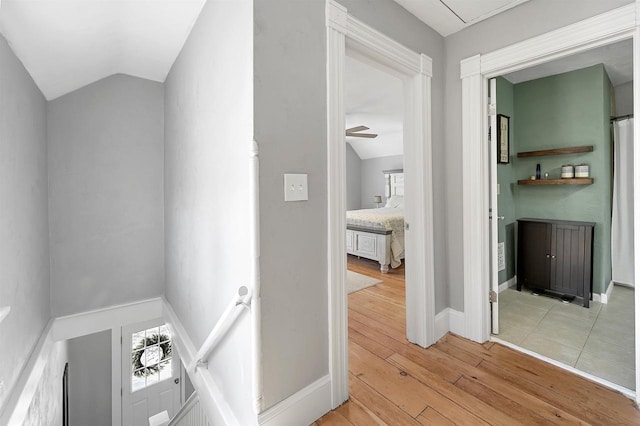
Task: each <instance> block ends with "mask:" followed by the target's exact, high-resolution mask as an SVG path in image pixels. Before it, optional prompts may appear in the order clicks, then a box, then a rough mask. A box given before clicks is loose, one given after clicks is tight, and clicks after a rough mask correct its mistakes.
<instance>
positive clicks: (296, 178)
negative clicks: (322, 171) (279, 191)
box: [284, 173, 309, 201]
mask: <svg viewBox="0 0 640 426" xmlns="http://www.w3.org/2000/svg"><path fill="white" fill-rule="evenodd" d="M308 199H309V191H308V189H307V175H306V174H288V173H287V174H285V175H284V200H285V201H306V200H308Z"/></svg>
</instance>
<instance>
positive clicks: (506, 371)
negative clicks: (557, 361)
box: [478, 361, 640, 425]
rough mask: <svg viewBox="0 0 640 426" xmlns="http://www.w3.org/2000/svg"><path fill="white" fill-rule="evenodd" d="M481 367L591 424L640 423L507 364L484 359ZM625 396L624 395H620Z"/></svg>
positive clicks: (639, 420)
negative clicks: (625, 419)
mask: <svg viewBox="0 0 640 426" xmlns="http://www.w3.org/2000/svg"><path fill="white" fill-rule="evenodd" d="M478 368H479V369H481V370H485V371H487V372H489V373H491V374H493V375H495V376H496V377H499V378H500V379H501V380H503V381H505V382H506V383H508V384H511V385H513V386H515V387H517V388H519V389H520V390H522V391H524V392H527V393H528V394H530V395H532V396H534V397H535V398H538V399H540V400H541V401H544V402H546V403H548V404H551V405H553V406H555V407H557V408H558V409H560V410H562V411H565V412H567V413H569V414H571V415H573V416H575V417H577V418H579V419H582V420H583V421H586V422H588V423H590V424H598V425H612V424H628V425H632V424H640V417H638V422H636V423H633V422H631V423H630V422H622V421H615V420H614V419H615V418H616V417H615V416H613V417H610V416H609V415H607V414H605V413H604V412H601V411H598V410H593V409H592V407H590V406H584V405H582V404H579V403H577V402H576V401H574V400H573V399H571V398H570V397H569V396H567V395H565V394H563V393H561V392H555V391H554V390H553V389H550V388H549V386H547V385H546V384H538V383H535V382H532V381H529V380H527V379H524V378H523V377H522V376H521V375H519V374H518V373H517V372H514V371H512V369H511V368H509V367H507V366H505V365H502V366H500V365H496V364H494V363H493V362H487V361H483V362H481V363H480V365H479V366H478ZM620 396H621V397H622V398H624V397H623V396H622V395H620ZM625 399H626V398H625Z"/></svg>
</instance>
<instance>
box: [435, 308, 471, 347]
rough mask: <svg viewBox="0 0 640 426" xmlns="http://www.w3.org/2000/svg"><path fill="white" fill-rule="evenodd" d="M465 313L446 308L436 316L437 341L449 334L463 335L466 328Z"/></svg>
mask: <svg viewBox="0 0 640 426" xmlns="http://www.w3.org/2000/svg"><path fill="white" fill-rule="evenodd" d="M464 321H465V318H464V312H460V311H456V310H455V309H451V308H444V309H443V310H442V311H440V312H439V313H438V315H436V326H435V329H436V341H437V340H440V339H441V338H442V336H444V335H445V334H447V333H448V332H452V333H455V334H459V335H461V336H462V335H463V334H464V327H465V322H464Z"/></svg>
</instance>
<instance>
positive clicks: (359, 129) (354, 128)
mask: <svg viewBox="0 0 640 426" xmlns="http://www.w3.org/2000/svg"><path fill="white" fill-rule="evenodd" d="M363 130H369V128H368V127H367V126H357V127H352V128H350V129H347V130H346V132H347V133H351V132H361V131H363Z"/></svg>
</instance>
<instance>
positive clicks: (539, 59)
mask: <svg viewBox="0 0 640 426" xmlns="http://www.w3.org/2000/svg"><path fill="white" fill-rule="evenodd" d="M621 18H622V19H621ZM632 38H633V42H632V43H633V44H634V45H635V44H636V43H637V42H638V40H637V32H636V31H635V9H634V7H633V5H629V6H626V7H622V8H619V9H615V10H613V11H610V12H607V13H604V14H602V15H599V16H596V17H593V18H590V19H589V20H587V21H583V22H578V23H576V24H573V25H570V26H567V27H565V28H561V29H559V30H556V31H553V32H550V33H547V34H543V35H541V36H538V37H534V38H532V39H529V40H526V41H523V42H520V43H517V44H515V45H512V46H508V47H506V48H503V49H500V50H499V51H495V52H490V53H488V54H486V55H477V56H475V57H472V58H469V59H467V60H464V61H462V63H461V67H462V72H461V78H462V81H463V83H462V86H463V120H462V121H463V152H464V155H465V157H466V158H471V157H472V156H474V155H477V154H479V155H480V157H482V158H483V162H481V164H477V165H476V164H471V162H468V161H465V165H470V169H468V170H467V169H466V167H465V175H464V176H463V181H464V186H465V190H464V191H465V194H464V196H465V200H467V197H468V198H469V200H470V201H471V202H472V203H475V205H477V206H478V207H479V209H478V210H477V212H479V213H474V211H473V209H468V208H465V211H464V214H463V222H464V223H463V225H464V226H465V227H467V229H471V228H470V227H469V226H470V225H471V224H477V225H479V232H478V233H476V234H474V235H471V233H470V232H467V231H465V250H464V253H465V259H467V256H466V255H467V254H469V253H472V252H474V251H475V252H483V253H486V254H485V255H483V256H481V257H480V258H479V259H471V261H470V262H467V260H465V314H466V316H467V337H469V338H472V339H473V340H477V341H486V340H488V339H489V337H490V330H491V322H490V319H491V316H492V315H491V314H492V312H491V308H490V306H489V305H488V304H487V303H486V302H485V300H486V293H485V292H488V291H489V290H490V288H491V289H494V290H497V287H498V285H497V284H498V279H497V274H494V275H493V276H492V274H493V273H494V272H496V271H498V266H497V264H498V261H497V259H498V256H497V244H491V243H490V241H491V240H492V238H493V236H492V231H491V228H492V226H489V223H490V222H489V221H487V220H486V217H482V216H484V212H489V213H490V214H491V216H494V217H495V219H496V220H497V219H498V217H500V216H503V213H502V212H500V211H499V209H497V210H496V209H495V207H494V206H495V205H496V204H495V202H494V201H493V200H495V199H496V198H497V196H496V195H495V193H497V189H498V187H497V184H495V185H492V184H490V179H486V181H484V180H483V181H481V182H473V176H475V173H476V172H477V173H480V175H482V176H488V177H489V176H491V177H492V178H493V177H494V173H490V170H491V169H490V168H489V167H490V166H494V167H495V164H497V162H496V163H494V160H493V159H496V156H494V155H490V154H489V151H488V150H487V149H486V148H487V146H486V140H487V138H486V137H483V132H481V131H479V130H480V129H484V130H485V131H486V132H488V130H489V129H488V126H487V125H486V124H485V123H486V122H487V119H486V117H487V115H489V114H488V113H490V114H491V115H494V116H495V115H497V114H498V111H493V110H492V107H491V106H487V105H486V103H485V102H483V100H484V99H487V95H488V91H489V88H488V83H489V79H491V78H494V77H497V76H505V75H509V74H510V73H513V72H515V71H519V70H523V69H525V68H529V67H533V66H536V65H540V64H547V63H551V62H552V61H554V60H556V59H559V58H563V57H568V56H570V55H574V54H577V53H581V52H587V51H589V50H592V49H595V48H598V47H604V46H610V45H614V44H616V43H618V42H622V41H624V40H629V39H632ZM550 40H553V43H551V44H549V41H550ZM551 45H553V47H551ZM634 50H635V48H634ZM638 59H639V57H638V56H637V55H634V57H633V76H634V77H633V79H634V80H636V79H637V76H638V74H637V73H638V72H639V70H638V66H637V65H638ZM633 90H634V92H635V95H636V96H634V100H633V109H634V110H635V104H636V103H637V102H638V96H637V94H638V88H637V87H634V89H633ZM602 109H603V111H604V110H605V109H606V111H607V115H608V114H609V108H602ZM516 121H517V111H516ZM603 121H605V122H606V123H607V124H608V122H609V117H603ZM606 127H607V133H608V131H609V130H608V125H607V126H606ZM487 134H488V133H484V135H487ZM492 136H493V135H492ZM549 138H550V135H549V134H548V133H547V134H546V137H545V139H549ZM634 139H636V140H637V135H634ZM493 142H496V143H497V141H495V139H494V140H493ZM516 143H517V142H516ZM574 145H576V146H580V145H582V144H578V143H576V144H574ZM586 145H589V144H586ZM496 149H497V148H496ZM600 149H601V150H605V148H602V147H601V148H600ZM550 150H553V147H552V146H548V147H543V148H542V149H539V150H537V151H543V153H545V152H548V151H550ZM483 151H484V152H483ZM517 151H518V152H520V150H519V149H518V150H517ZM531 151H534V150H533V149H524V150H523V151H522V152H525V153H529V152H531ZM589 152H590V151H589ZM595 152H596V150H595V149H594V151H593V153H595ZM512 155H513V154H512ZM634 157H635V160H634V166H635V164H637V163H638V155H637V153H634ZM512 158H513V157H512ZM541 158H542V157H541ZM519 159H520V160H522V157H521V158H519ZM592 160H593V161H594V164H597V159H595V158H594V159H592ZM516 161H517V160H516ZM545 161H546V160H545ZM585 162H586V161H585ZM540 163H541V169H544V165H543V164H544V163H542V160H541V161H540ZM522 164H524V163H522ZM533 164H534V166H533V169H532V171H531V170H529V171H528V173H527V174H526V176H524V175H523V176H516V177H513V179H512V181H511V182H512V183H511V185H512V186H513V185H517V188H518V189H519V190H522V191H523V192H524V191H525V189H529V190H531V189H532V190H534V191H535V190H536V189H540V188H543V187H546V184H547V183H548V182H545V181H544V178H545V175H544V173H545V171H544V170H541V171H540V177H538V176H536V175H538V173H537V172H536V167H535V165H536V164H538V163H536V161H535V160H534V163H533ZM547 164H550V163H547ZM569 165H573V164H571V163H570V162H569V161H567V162H566V163H563V164H559V166H560V167H559V168H560V174H562V172H563V167H562V166H569ZM579 165H582V164H579ZM498 167H499V165H498ZM529 169H531V166H529ZM596 170H597V168H593V169H591V173H592V175H591V176H590V177H589V178H592V179H594V182H596V181H598V178H599V179H601V180H603V181H605V182H606V176H607V175H606V173H607V172H605V171H604V168H601V169H600V170H601V172H600V173H601V174H600V175H599V177H598V176H596V175H595V173H596ZM573 172H574V173H575V168H574V170H573ZM549 173H550V176H548V177H547V178H548V179H549V181H554V180H557V181H561V180H562V179H563V177H562V176H560V175H559V176H557V178H558V179H553V176H551V174H552V173H554V167H553V165H552V166H551V171H550V172H549ZM531 176H533V178H531ZM538 179H540V180H538ZM581 179H584V178H581ZM637 179H638V173H637V168H636V170H635V172H634V174H633V181H634V188H638V186H637V183H638V182H637ZM530 180H536V182H535V183H531V182H530ZM518 181H524V183H521V184H520V185H518ZM494 182H496V181H495V180H494ZM543 184H544V185H543ZM587 185H588V186H592V185H593V186H595V185H594V184H590V183H589V184H587ZM549 186H551V185H549ZM568 187H569V185H566V186H565V185H558V186H557V188H556V189H559V190H560V191H565V192H566V191H571V190H569V189H568ZM505 189H506V188H505V187H503V186H502V185H501V186H500V193H501V194H502V193H503V192H504V190H505ZM548 189H551V188H548ZM583 190H584V189H582V190H578V189H573V191H574V192H578V193H580V191H583ZM492 191H493V193H494V194H492ZM634 192H635V190H634ZM474 193H479V194H480V196H479V197H476V196H474V195H473V194H474ZM572 194H574V193H572ZM574 195H575V194H574ZM565 198H567V196H566V194H565V196H563V197H559V196H556V197H554V198H552V202H554V203H555V202H558V201H564V199H565ZM569 198H571V197H569ZM593 198H595V199H593V200H592V201H591V202H592V203H600V204H605V203H603V202H602V201H599V199H598V198H597V197H593ZM571 199H574V198H571ZM635 199H637V197H635ZM600 200H601V198H600ZM634 207H635V206H634ZM558 210H559V211H560V209H558ZM603 210H606V206H605V208H603ZM609 210H610V209H609ZM633 210H634V212H635V213H637V212H638V209H637V208H634V209H633ZM494 213H495V214H494ZM605 213H606V212H605ZM516 219H522V220H524V219H540V218H539V217H538V218H536V217H534V218H526V217H522V218H520V217H518V218H516ZM542 219H544V218H542ZM551 219H553V220H558V218H551ZM562 219H564V218H562ZM577 219H583V218H577ZM574 220H576V219H575V218H574ZM580 222H582V223H584V222H585V221H584V219H583V220H582V221H580ZM574 225H575V224H574ZM559 226H560V225H559V224H558V223H555V222H554V223H551V227H552V229H551V235H552V236H553V235H555V240H554V239H553V237H551V242H552V243H553V242H554V241H555V242H556V243H557V244H556V249H557V247H558V244H560V243H566V242H569V243H571V241H573V240H572V238H573V232H574V230H573V229H568V228H566V227H565V228H566V229H565V228H562V227H564V225H562V227H559ZM553 227H555V228H556V232H554V230H553ZM597 227H598V224H597V223H596V229H598V228H597ZM560 228H562V229H560ZM606 229H607V226H606V225H605V226H601V227H600V231H601V232H602V231H603V230H606ZM576 232H579V231H578V230H576ZM594 235H595V237H596V238H597V236H598V235H597V234H594ZM633 235H634V237H633V239H634V242H635V243H637V241H638V230H637V229H634V231H633ZM559 236H564V237H566V238H564V237H563V238H560V237H559ZM527 238H528V237H527ZM516 240H518V239H517V234H516ZM523 240H524V239H522V240H521V241H523ZM605 240H606V239H605ZM494 241H496V240H495V239H494ZM521 241H520V242H521ZM496 242H497V241H496ZM476 245H477V246H476ZM543 245H544V244H543ZM487 246H490V247H491V250H486V247H487ZM569 246H571V244H569ZM551 247H552V249H553V244H552V245H551ZM595 247H596V246H594V252H595V251H596V250H595ZM476 248H477V249H480V251H476ZM567 249H568V248H567ZM600 250H602V248H601V247H600ZM490 252H492V253H490ZM567 253H569V254H571V253H572V251H571V250H569V251H566V250H564V247H563V254H567ZM547 254H548V255H549V261H550V262H553V261H557V255H556V256H555V258H554V257H553V256H554V254H556V253H554V252H553V251H552V250H550V252H548V253H545V254H544V256H545V258H546V255H547ZM596 254H597V253H596ZM637 259H638V256H637V254H636V255H635V257H634V259H633V263H634V264H635V266H636V267H635V270H636V272H637V270H638V263H639V262H638V261H637ZM519 265H520V266H522V265H523V263H519ZM520 266H517V267H516V272H517V274H516V275H518V274H520V272H518V270H519V268H520ZM548 269H549V270H550V271H554V270H555V272H556V273H557V272H558V271H559V270H560V269H558V267H555V266H553V265H551V266H550V267H549V268H548ZM575 269H579V268H575ZM575 269H574V270H575ZM594 269H597V268H594ZM569 270H571V269H570V268H569ZM474 271H475V272H477V275H475V276H479V277H481V285H480V286H477V285H476V286H475V288H474V285H473V284H474V283H473V281H472V277H473V276H474V275H473V272H474ZM550 273H553V272H550ZM543 275H544V274H543ZM596 275H601V274H597V273H596ZM551 278H552V279H553V276H551ZM594 278H595V277H594ZM517 279H518V280H519V281H520V284H523V281H526V279H527V276H526V274H524V278H521V277H520V276H517ZM599 281H602V280H601V279H599ZM561 283H562V285H564V281H562V282H561ZM524 284H526V282H525V283H524ZM608 284H609V283H608V282H604V283H601V282H598V283H596V282H595V280H594V286H593V290H592V291H584V290H583V291H582V294H579V293H578V294H577V295H575V296H579V297H582V302H583V304H584V305H585V306H584V307H578V306H576V308H580V309H581V311H579V312H581V314H582V315H583V316H585V315H587V313H591V312H595V310H594V311H591V310H587V308H586V303H585V302H589V304H590V305H591V304H592V303H593V302H592V299H591V298H590V296H589V295H588V294H587V295H586V297H584V295H585V293H592V294H594V293H595V294H596V295H597V294H598V293H599V295H600V296H599V297H600V298H603V295H604V296H606V297H607V298H609V297H612V298H613V295H610V294H608V293H607V291H606V288H607V287H609V286H608ZM603 287H604V288H605V290H603V289H602V288H603ZM612 288H613V289H614V290H613V292H614V294H615V293H616V292H617V287H616V286H613V287H612ZM551 290H554V288H552V289H551ZM621 291H623V292H624V291H625V290H624V289H621ZM569 293H570V292H569ZM633 293H634V294H633V296H632V297H633V298H634V299H635V303H633V305H634V306H633V308H634V311H635V312H637V306H638V301H639V298H638V294H635V292H633ZM483 296H484V297H483ZM534 297H540V296H534ZM503 299H504V298H503ZM576 299H578V297H576ZM497 300H500V297H498V298H497ZM540 300H543V299H540ZM503 301H504V300H503ZM596 301H597V300H596ZM559 303H562V302H559ZM492 305H493V307H494V308H496V307H497V306H499V305H500V304H499V303H497V304H496V303H494V304H492ZM568 306H570V307H573V305H568ZM603 306H604V305H603ZM589 309H592V308H589ZM496 310H497V311H498V312H500V313H501V314H502V311H501V310H500V308H497V309H494V312H495V311H496ZM635 312H634V313H633V314H631V315H630V317H631V318H632V321H633V322H631V323H630V326H631V327H633V326H634V323H636V324H637V320H636V318H637V315H636V314H635ZM545 315H546V314H545ZM502 316H504V315H502ZM609 322H610V323H611V322H613V320H609ZM591 327H592V328H595V322H594V325H592V326H591ZM637 333H638V327H637V325H636V326H635V333H634V334H635V343H634V345H633V346H637V344H638V341H637V340H638V339H637ZM547 337H548V336H547ZM568 338H569V339H571V338H573V337H568ZM587 339H588V337H587ZM587 341H588V340H585V347H586V345H587V343H586V342H587ZM598 344H600V345H602V344H603V341H599V342H598ZM530 353H534V352H531V351H530ZM542 358H543V359H545V360H547V361H549V362H553V363H555V364H557V365H560V366H561V367H563V368H567V369H569V370H571V371H572V372H574V373H576V374H581V375H584V376H587V377H589V378H591V379H594V380H597V381H599V382H601V383H603V384H605V385H607V386H610V387H613V388H616V389H617V390H620V391H621V392H624V393H625V394H626V395H628V396H632V397H634V398H636V399H637V393H636V392H634V391H631V390H629V389H628V388H625V387H623V386H619V385H616V384H614V383H612V382H611V381H608V380H606V379H605V380H601V378H598V377H596V376H594V375H593V374H589V373H584V372H583V371H580V370H578V369H577V368H574V367H572V366H570V365H568V364H566V363H562V362H558V361H553V360H552V359H551V358H550V357H544V356H542ZM631 359H632V360H633V364H634V365H635V369H634V371H632V372H631V374H632V375H633V382H635V383H638V377H639V376H638V368H637V365H638V357H637V350H636V351H635V354H633V355H631Z"/></svg>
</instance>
